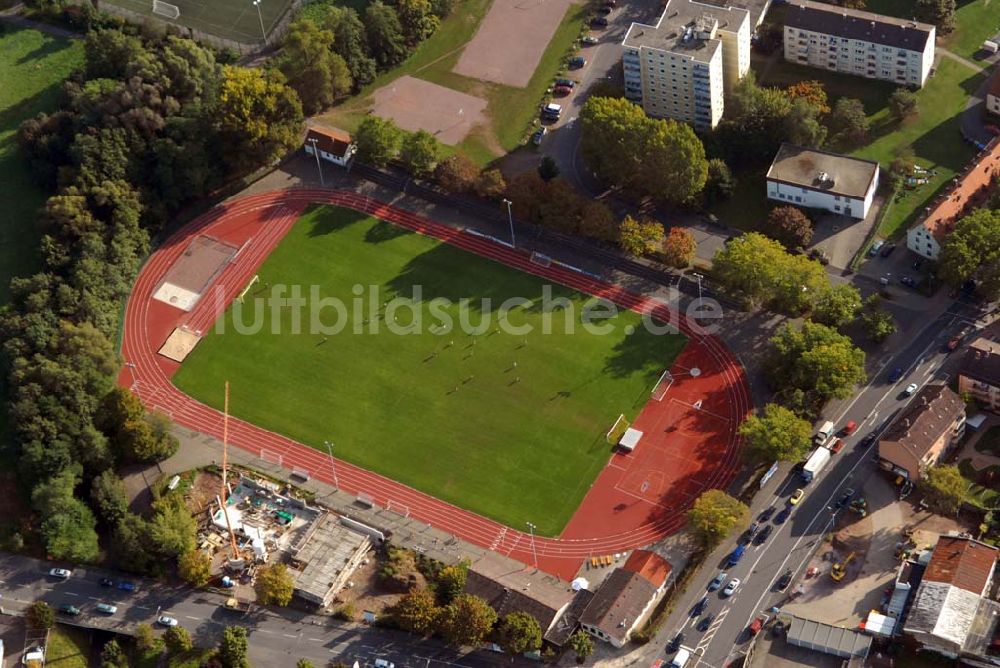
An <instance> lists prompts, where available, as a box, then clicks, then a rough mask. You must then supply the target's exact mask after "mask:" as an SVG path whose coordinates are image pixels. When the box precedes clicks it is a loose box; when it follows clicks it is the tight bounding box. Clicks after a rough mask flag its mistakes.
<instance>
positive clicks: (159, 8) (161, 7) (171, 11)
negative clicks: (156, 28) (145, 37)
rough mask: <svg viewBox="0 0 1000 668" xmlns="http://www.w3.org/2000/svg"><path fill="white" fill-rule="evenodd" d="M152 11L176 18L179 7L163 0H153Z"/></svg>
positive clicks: (169, 17) (179, 12) (159, 14)
mask: <svg viewBox="0 0 1000 668" xmlns="http://www.w3.org/2000/svg"><path fill="white" fill-rule="evenodd" d="M153 13H154V14H156V15H158V16H163V17H164V18H168V19H172V20H176V19H177V18H178V17H179V16H180V15H181V8H180V7H178V6H177V5H172V4H170V3H169V2H163V0H153Z"/></svg>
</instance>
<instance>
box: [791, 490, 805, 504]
mask: <svg viewBox="0 0 1000 668" xmlns="http://www.w3.org/2000/svg"><path fill="white" fill-rule="evenodd" d="M805 495H806V490H804V489H802V488H801V487H800V488H799V489H797V490H795V492H794V493H793V494H792V497H791V498H790V499H788V503H790V504H792V505H793V506H794V505H796V504H798V502H799V501H801V500H802V497H803V496H805Z"/></svg>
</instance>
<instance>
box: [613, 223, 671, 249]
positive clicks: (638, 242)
mask: <svg viewBox="0 0 1000 668" xmlns="http://www.w3.org/2000/svg"><path fill="white" fill-rule="evenodd" d="M618 244H619V245H620V246H621V247H622V250H623V251H625V252H626V253H628V254H629V255H636V256H641V255H645V254H647V253H655V252H656V251H657V250H659V249H660V248H662V247H663V225H661V224H660V223H658V222H657V221H655V220H652V219H650V218H643V219H640V220H636V219H635V218H633V217H632V216H625V219H624V220H622V223H621V225H620V226H619V227H618Z"/></svg>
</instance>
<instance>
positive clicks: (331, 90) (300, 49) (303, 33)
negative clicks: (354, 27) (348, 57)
mask: <svg viewBox="0 0 1000 668" xmlns="http://www.w3.org/2000/svg"><path fill="white" fill-rule="evenodd" d="M333 37H334V36H333V31H332V30H323V29H321V28H320V27H319V26H318V25H316V24H315V23H314V22H312V21H309V20H306V19H300V20H298V21H295V22H294V23H292V24H291V25H290V26H289V27H288V34H287V35H286V36H285V43H284V46H283V47H282V50H281V60H280V61H279V68H280V69H281V71H282V72H283V73H284V75H285V76H286V77H287V78H288V85H289V86H291V87H292V88H294V89H295V92H296V93H298V94H299V99H300V100H302V110H303V111H304V112H305V113H306V114H308V115H313V114H316V113H317V112H319V111H321V110H323V109H325V108H326V107H329V106H330V105H332V104H333V103H334V102H335V101H336V100H337V99H338V98H340V97H342V96H344V95H347V94H348V93H350V91H351V88H352V87H353V86H354V81H353V80H352V78H351V70H350V68H348V66H347V62H346V61H345V60H344V59H343V58H342V57H341V56H340V55H339V54H337V53H335V52H333V51H331V50H330V44H332V43H333Z"/></svg>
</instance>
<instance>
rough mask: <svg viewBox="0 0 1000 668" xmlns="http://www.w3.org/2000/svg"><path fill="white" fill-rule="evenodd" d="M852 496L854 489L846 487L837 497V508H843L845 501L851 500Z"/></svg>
mask: <svg viewBox="0 0 1000 668" xmlns="http://www.w3.org/2000/svg"><path fill="white" fill-rule="evenodd" d="M852 496H854V490H853V489H847V490H846V491H845V492H844V493H843V494H842V495H841V497H840V498H839V499H837V508H843V507H844V506H846V505H847V503H848V502H849V501H850V500H851V497H852Z"/></svg>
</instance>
